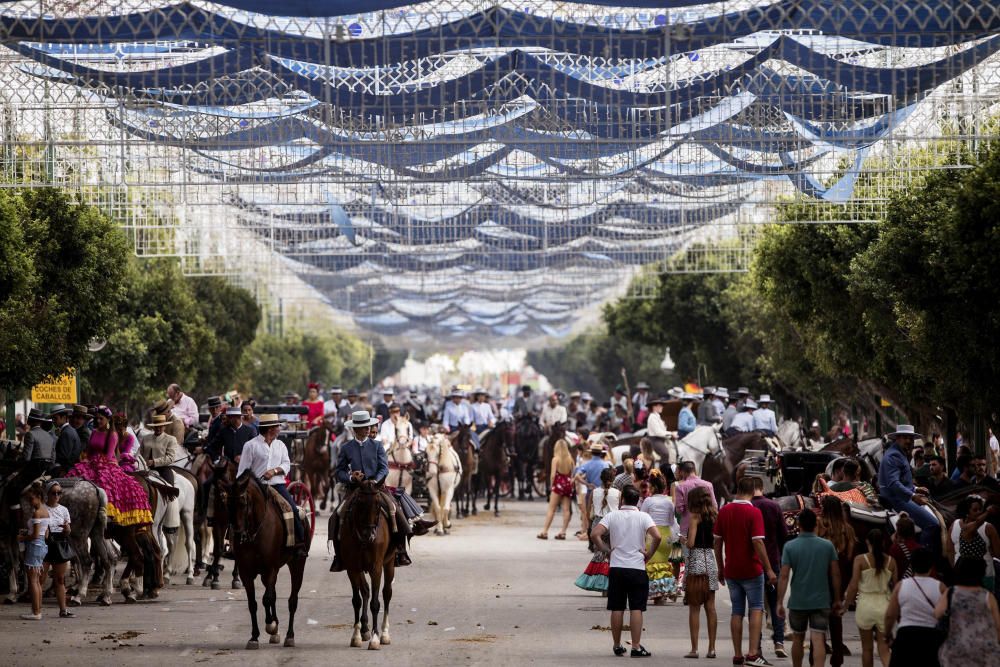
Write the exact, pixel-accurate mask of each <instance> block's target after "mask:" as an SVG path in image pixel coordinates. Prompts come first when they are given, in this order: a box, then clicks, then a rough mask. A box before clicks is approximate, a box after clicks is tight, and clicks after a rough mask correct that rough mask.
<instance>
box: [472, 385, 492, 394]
mask: <svg viewBox="0 0 1000 667" xmlns="http://www.w3.org/2000/svg"><path fill="white" fill-rule="evenodd" d="M480 394H485V395H486V396H489V395H490V392H488V391H486V390H485V389H483V388H482V387H476V388H475V389H473V390H472V395H473V396H479V395H480Z"/></svg>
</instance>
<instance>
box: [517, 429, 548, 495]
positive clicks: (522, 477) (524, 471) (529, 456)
mask: <svg viewBox="0 0 1000 667" xmlns="http://www.w3.org/2000/svg"><path fill="white" fill-rule="evenodd" d="M541 439H542V427H541V426H539V425H538V420H537V419H535V418H534V417H532V416H523V417H519V418H518V419H517V425H516V426H515V436H514V451H515V452H516V457H515V460H514V468H515V471H516V477H517V484H518V489H517V498H518V500H524V499H525V498H527V499H528V500H531V495H532V490H533V489H534V475H535V466H537V465H538V443H539V441H541Z"/></svg>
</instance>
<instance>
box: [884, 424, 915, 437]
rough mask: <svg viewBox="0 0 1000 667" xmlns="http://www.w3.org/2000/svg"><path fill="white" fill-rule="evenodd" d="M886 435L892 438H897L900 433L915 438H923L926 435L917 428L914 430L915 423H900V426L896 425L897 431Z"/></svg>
mask: <svg viewBox="0 0 1000 667" xmlns="http://www.w3.org/2000/svg"><path fill="white" fill-rule="evenodd" d="M886 435H887V436H888V437H890V438H895V437H896V436H898V435H908V436H911V437H913V438H921V439H923V437H924V436H923V435H921V434H920V433H917V432H916V430H914V428H913V424H900V425H899V426H897V427H896V430H895V431H893V432H892V433H887V434H886Z"/></svg>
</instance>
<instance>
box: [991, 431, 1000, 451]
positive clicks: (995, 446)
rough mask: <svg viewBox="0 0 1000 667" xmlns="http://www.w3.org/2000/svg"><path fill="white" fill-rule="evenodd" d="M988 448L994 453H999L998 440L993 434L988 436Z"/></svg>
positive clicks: (999, 442)
mask: <svg viewBox="0 0 1000 667" xmlns="http://www.w3.org/2000/svg"><path fill="white" fill-rule="evenodd" d="M990 449H992V450H993V453H994V454H1000V440H997V437H996V436H995V435H991V436H990Z"/></svg>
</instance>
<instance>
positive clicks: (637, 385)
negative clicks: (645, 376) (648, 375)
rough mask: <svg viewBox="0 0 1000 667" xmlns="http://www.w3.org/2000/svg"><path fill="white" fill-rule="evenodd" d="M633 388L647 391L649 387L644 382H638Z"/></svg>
mask: <svg viewBox="0 0 1000 667" xmlns="http://www.w3.org/2000/svg"><path fill="white" fill-rule="evenodd" d="M635 388H636V389H649V385H648V384H646V383H645V382H639V383H638V384H636V385H635Z"/></svg>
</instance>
